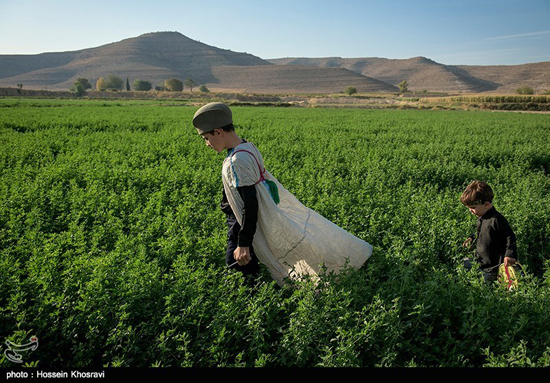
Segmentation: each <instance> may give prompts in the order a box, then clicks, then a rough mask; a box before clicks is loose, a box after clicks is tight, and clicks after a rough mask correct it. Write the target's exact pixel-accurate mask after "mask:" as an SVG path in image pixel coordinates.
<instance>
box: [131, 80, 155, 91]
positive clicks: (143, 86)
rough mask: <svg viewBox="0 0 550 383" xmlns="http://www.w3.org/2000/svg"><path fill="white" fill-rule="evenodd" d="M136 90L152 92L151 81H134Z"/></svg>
mask: <svg viewBox="0 0 550 383" xmlns="http://www.w3.org/2000/svg"><path fill="white" fill-rule="evenodd" d="M133 85H134V90H145V91H147V90H151V88H152V87H153V85H152V84H151V83H150V82H149V81H144V80H136V81H134V84H133Z"/></svg>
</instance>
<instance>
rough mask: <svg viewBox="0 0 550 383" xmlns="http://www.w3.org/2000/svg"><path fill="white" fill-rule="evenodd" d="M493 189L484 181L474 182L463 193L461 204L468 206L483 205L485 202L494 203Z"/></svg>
mask: <svg viewBox="0 0 550 383" xmlns="http://www.w3.org/2000/svg"><path fill="white" fill-rule="evenodd" d="M493 197H494V194H493V189H491V187H490V186H489V185H487V183H485V182H482V181H472V182H471V183H470V184H469V185H468V186H467V187H466V189H465V190H464V192H462V195H461V196H460V202H462V203H463V204H464V205H466V206H472V205H481V204H483V203H484V202H486V201H487V202H493Z"/></svg>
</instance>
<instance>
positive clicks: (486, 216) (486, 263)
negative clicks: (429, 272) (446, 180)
mask: <svg viewBox="0 0 550 383" xmlns="http://www.w3.org/2000/svg"><path fill="white" fill-rule="evenodd" d="M493 196H494V195H493V190H492V189H491V187H490V186H489V185H487V183H485V182H480V181H473V182H472V183H470V184H469V185H468V186H467V187H466V189H465V190H464V192H463V193H462V196H461V197H460V201H461V202H462V204H464V206H466V207H468V209H469V210H470V212H471V213H472V214H474V215H475V216H476V217H478V220H477V232H476V234H474V235H471V236H470V237H468V238H467V239H466V241H464V243H463V246H464V247H470V246H471V245H472V243H473V242H474V241H475V242H476V252H475V258H476V261H477V262H478V263H479V269H480V270H481V271H482V275H483V277H484V279H485V281H486V282H487V283H489V284H491V283H493V282H494V281H496V280H497V276H498V268H499V266H500V265H501V264H502V263H504V264H505V265H506V266H512V265H514V264H515V263H516V262H517V258H518V257H517V249H516V236H515V234H514V231H513V230H512V228H511V227H510V224H509V223H508V221H507V220H506V218H504V216H503V215H502V214H500V213H499V212H498V211H497V210H496V209H495V207H494V206H493V203H492V202H493ZM464 266H465V267H466V268H468V269H469V268H471V263H470V260H469V259H465V264H464Z"/></svg>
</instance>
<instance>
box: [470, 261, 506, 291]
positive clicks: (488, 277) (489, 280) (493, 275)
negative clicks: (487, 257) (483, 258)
mask: <svg viewBox="0 0 550 383" xmlns="http://www.w3.org/2000/svg"><path fill="white" fill-rule="evenodd" d="M476 263H477V262H476ZM473 267H474V265H473V264H472V260H471V259H469V258H464V268H465V269H466V270H468V271H470V270H471V269H472V268H473ZM477 271H478V273H479V275H480V277H483V280H484V281H485V283H486V284H488V285H492V284H493V282H495V281H496V280H497V278H498V268H493V269H492V270H491V271H485V270H482V269H480V268H478V269H477Z"/></svg>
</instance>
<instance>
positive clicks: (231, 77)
mask: <svg viewBox="0 0 550 383" xmlns="http://www.w3.org/2000/svg"><path fill="white" fill-rule="evenodd" d="M249 67H251V69H248V68H249ZM109 75H117V76H119V77H121V78H123V79H126V78H128V79H129V82H130V83H133V81H134V80H136V79H140V80H146V81H149V82H151V83H152V84H153V85H159V84H162V83H163V82H164V80H166V79H168V78H170V77H175V78H178V79H180V80H185V79H187V78H192V79H193V80H194V81H195V82H196V83H198V84H207V85H208V86H209V87H212V88H213V89H215V88H217V89H235V90H236V89H246V90H247V91H248V92H268V93H269V92H278V91H284V92H338V91H342V90H344V89H345V87H347V86H350V85H353V86H356V87H357V88H358V89H359V90H360V91H365V92H367V91H371V92H372V91H384V92H392V91H395V89H396V88H395V87H393V86H392V85H389V84H384V83H383V82H381V81H378V80H374V79H369V78H367V77H365V76H361V75H358V74H357V73H353V72H351V71H348V70H346V69H337V70H333V69H319V68H311V67H307V68H295V67H288V66H277V65H274V64H272V63H269V62H267V61H265V60H262V59H261V58H259V57H256V56H253V55H251V54H248V53H239V52H233V51H231V50H225V49H220V48H216V47H212V46H209V45H206V44H203V43H201V42H198V41H195V40H192V39H190V38H188V37H186V36H184V35H182V34H180V33H178V32H157V33H148V34H144V35H141V36H139V37H135V38H130V39H126V40H122V41H120V42H116V43H112V44H107V45H103V46H100V47H97V48H90V49H84V50H80V51H75V52H61V53H44V54H40V55H9V56H8V55H4V56H1V55H0V86H4V87H10V86H11V87H15V86H16V85H17V84H23V85H24V87H25V88H27V89H50V90H52V89H68V88H70V87H71V85H72V84H73V83H74V81H75V80H76V79H77V78H79V77H84V78H87V79H88V80H89V81H90V82H91V83H92V84H95V82H96V81H97V79H98V78H100V77H107V76H109Z"/></svg>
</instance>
